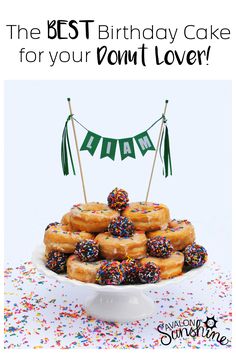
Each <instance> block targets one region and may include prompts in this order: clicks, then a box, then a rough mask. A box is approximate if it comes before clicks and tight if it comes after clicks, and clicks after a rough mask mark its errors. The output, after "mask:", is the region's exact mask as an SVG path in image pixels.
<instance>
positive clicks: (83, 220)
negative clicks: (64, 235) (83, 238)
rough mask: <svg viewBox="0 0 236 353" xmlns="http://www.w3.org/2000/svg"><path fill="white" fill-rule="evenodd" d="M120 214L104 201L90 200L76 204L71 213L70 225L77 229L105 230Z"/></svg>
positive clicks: (86, 230)
mask: <svg viewBox="0 0 236 353" xmlns="http://www.w3.org/2000/svg"><path fill="white" fill-rule="evenodd" d="M118 216H119V213H118V212H117V211H114V210H112V209H111V208H110V207H108V206H107V205H105V204H104V203H99V202H89V203H87V204H78V205H74V207H73V208H72V209H71V214H70V225H71V228H72V229H73V230H75V231H78V230H83V231H85V232H95V233H99V232H104V231H105V230H107V227H108V225H109V223H110V222H111V220H112V219H113V218H116V217H118Z"/></svg>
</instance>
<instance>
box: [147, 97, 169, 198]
mask: <svg viewBox="0 0 236 353" xmlns="http://www.w3.org/2000/svg"><path fill="white" fill-rule="evenodd" d="M167 104H168V100H166V101H165V108H164V112H163V114H162V117H163V119H162V123H161V127H160V132H159V136H158V140H157V145H156V151H155V155H154V159H153V163H152V170H151V175H150V179H149V183H148V189H147V194H146V199H145V202H147V201H148V196H149V192H150V187H151V183H152V177H153V172H154V169H155V165H156V159H157V154H158V151H159V148H160V142H161V135H162V131H163V127H164V120H165V119H164V118H165V115H166V109H167Z"/></svg>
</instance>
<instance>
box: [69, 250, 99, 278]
mask: <svg viewBox="0 0 236 353" xmlns="http://www.w3.org/2000/svg"><path fill="white" fill-rule="evenodd" d="M103 262H104V261H103V260H100V261H95V262H82V261H79V259H78V257H77V256H76V255H71V256H69V258H68V260H67V263H66V266H67V276H68V277H69V278H71V279H77V280H78V281H81V282H87V283H95V282H96V274H97V271H98V269H99V268H100V266H101V264H102V263H103Z"/></svg>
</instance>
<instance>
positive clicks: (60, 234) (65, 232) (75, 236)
mask: <svg viewBox="0 0 236 353" xmlns="http://www.w3.org/2000/svg"><path fill="white" fill-rule="evenodd" d="M84 239H94V235H93V234H90V233H86V232H72V231H71V229H70V226H68V225H65V224H61V223H58V224H53V225H49V227H48V228H47V229H46V231H45V234H44V244H45V246H46V251H45V254H46V256H47V254H48V253H49V252H50V251H52V250H58V251H61V252H64V253H69V254H71V253H73V252H74V251H75V246H76V244H77V243H78V242H79V241H81V240H84Z"/></svg>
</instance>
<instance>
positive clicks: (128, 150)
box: [119, 137, 135, 160]
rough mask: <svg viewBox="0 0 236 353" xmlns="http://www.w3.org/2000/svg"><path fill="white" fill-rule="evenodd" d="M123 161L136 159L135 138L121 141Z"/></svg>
mask: <svg viewBox="0 0 236 353" xmlns="http://www.w3.org/2000/svg"><path fill="white" fill-rule="evenodd" d="M119 145H120V156H121V160H123V159H125V158H127V157H131V158H135V152H134V143H133V138H132V137H131V138H125V139H120V140H119Z"/></svg>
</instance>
